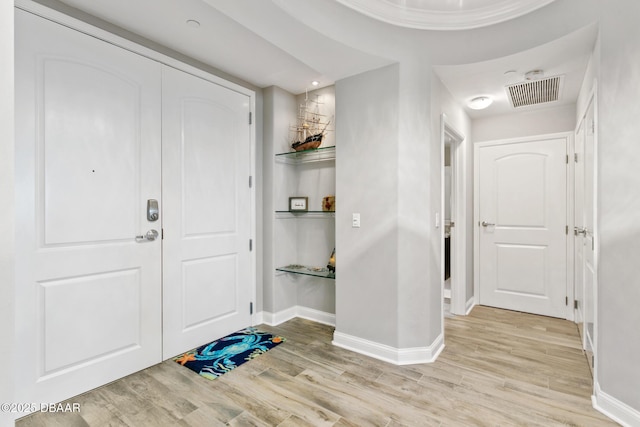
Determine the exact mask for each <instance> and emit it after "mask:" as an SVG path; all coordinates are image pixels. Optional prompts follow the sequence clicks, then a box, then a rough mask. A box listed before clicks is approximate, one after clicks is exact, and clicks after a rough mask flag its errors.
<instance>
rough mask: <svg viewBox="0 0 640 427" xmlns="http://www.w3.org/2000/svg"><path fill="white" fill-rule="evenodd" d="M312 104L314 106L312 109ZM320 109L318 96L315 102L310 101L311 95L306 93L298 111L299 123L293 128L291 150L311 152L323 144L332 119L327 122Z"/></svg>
mask: <svg viewBox="0 0 640 427" xmlns="http://www.w3.org/2000/svg"><path fill="white" fill-rule="evenodd" d="M310 104H313V106H312V108H310V107H311V105H310ZM319 107H320V102H319V101H318V95H316V99H315V100H314V101H310V100H309V94H308V93H305V98H304V104H301V105H300V108H299V109H298V120H297V123H296V125H295V126H292V127H291V131H292V133H293V138H292V141H291V148H293V149H294V150H295V151H304V150H311V149H314V148H318V147H320V144H322V139H323V138H324V136H325V135H326V132H327V127H328V126H329V124H330V123H331V119H328V120H327V118H326V116H325V115H324V114H320V108H319Z"/></svg>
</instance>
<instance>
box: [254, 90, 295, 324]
mask: <svg viewBox="0 0 640 427" xmlns="http://www.w3.org/2000/svg"><path fill="white" fill-rule="evenodd" d="M295 111H296V99H295V96H294V95H292V94H290V93H289V92H287V91H285V90H284V89H281V88H279V87H275V86H271V87H268V88H266V89H264V90H263V114H264V128H263V129H264V132H263V146H262V147H263V150H262V152H263V161H262V178H263V181H264V190H263V201H264V204H263V207H264V212H263V215H264V216H263V231H264V232H263V234H262V236H264V237H263V241H264V245H263V256H262V259H263V267H264V274H263V276H262V277H263V301H262V307H261V309H262V311H266V312H269V313H275V312H278V311H280V310H284V309H286V308H290V307H293V306H295V305H296V287H295V284H294V283H287V282H286V281H284V279H283V278H282V275H280V276H277V277H276V276H274V271H275V268H276V267H277V266H278V265H282V264H283V263H284V264H286V263H289V262H291V256H293V254H294V253H295V252H294V251H295V247H296V244H295V240H294V237H295V234H293V232H295V229H294V230H293V232H291V230H289V229H287V228H286V226H287V225H288V224H283V223H282V220H276V219H275V213H274V212H275V211H276V209H279V210H281V209H284V208H285V206H282V203H280V204H277V203H278V201H281V199H283V198H284V197H285V195H286V194H287V192H288V191H289V190H288V186H290V185H291V184H290V183H291V182H292V181H293V180H295V175H294V173H293V172H294V171H293V169H291V168H283V167H282V165H276V163H275V162H274V156H275V154H276V153H280V152H283V151H287V141H288V129H289V126H290V125H291V124H292V123H295V117H296V116H295ZM286 221H288V220H286ZM276 235H278V236H280V240H279V241H278V242H276V239H275V236H276ZM287 236H290V238H291V239H290V241H287V240H286V237H287ZM276 249H277V250H276ZM287 258H288V259H289V260H287Z"/></svg>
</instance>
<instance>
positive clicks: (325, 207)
mask: <svg viewBox="0 0 640 427" xmlns="http://www.w3.org/2000/svg"><path fill="white" fill-rule="evenodd" d="M335 210H336V196H327V197H324V198H323V199H322V211H323V212H335Z"/></svg>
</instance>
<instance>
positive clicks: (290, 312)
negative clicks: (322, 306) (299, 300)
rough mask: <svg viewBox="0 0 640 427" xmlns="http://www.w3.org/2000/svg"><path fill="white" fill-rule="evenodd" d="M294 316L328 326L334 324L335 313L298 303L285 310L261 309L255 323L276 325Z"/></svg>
mask: <svg viewBox="0 0 640 427" xmlns="http://www.w3.org/2000/svg"><path fill="white" fill-rule="evenodd" d="M296 317H301V318H303V319H308V320H313V321H314V322H318V323H322V324H325V325H329V326H335V325H336V315H335V314H333V313H327V312H324V311H320V310H315V309H313V308H309V307H303V306H300V305H296V306H293V307H290V308H287V309H285V310H282V311H278V312H276V313H271V312H268V311H261V312H260V313H256V319H255V322H256V324H257V325H259V324H261V323H264V324H266V325H269V326H277V325H279V324H281V323H284V322H286V321H288V320H291V319H294V318H296Z"/></svg>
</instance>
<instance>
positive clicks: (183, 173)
mask: <svg viewBox="0 0 640 427" xmlns="http://www.w3.org/2000/svg"><path fill="white" fill-rule="evenodd" d="M249 111H250V97H249V96H247V95H246V94H242V93H238V92H236V91H234V90H230V89H228V88H224V87H222V86H219V85H217V84H214V83H212V82H209V81H206V80H203V79H200V78H197V77H194V76H192V75H189V74H186V73H184V72H181V71H177V70H175V69H172V68H170V67H167V66H164V65H161V64H160V63H158V62H155V61H153V60H150V59H147V58H144V57H141V56H139V55H137V54H134V53H132V52H129V51H127V50H124V49H121V48H119V47H116V46H113V45H112V44H109V43H105V42H103V41H100V40H98V39H96V38H93V37H90V36H87V35H85V34H81V33H79V32H77V31H74V30H71V29H69V28H67V27H64V26H61V25H58V24H55V23H52V22H51V21H48V20H45V19H42V18H39V17H37V16H34V15H32V14H30V13H27V12H23V11H20V10H17V11H16V194H17V197H16V211H17V213H18V217H17V218H16V224H17V238H16V241H17V245H16V266H17V269H16V282H17V286H16V348H17V349H18V353H19V357H18V358H17V362H16V363H17V366H16V369H15V372H16V399H17V401H21V402H56V401H59V400H62V399H65V398H68V397H71V396H73V395H76V394H79V393H82V392H84V391H87V390H89V389H91V388H94V387H97V386H99V385H102V384H105V383H107V382H109V381H112V380H114V379H117V378H120V377H122V376H124V375H127V374H130V373H132V372H135V371H137V370H140V369H143V368H145V367H148V366H150V365H153V364H155V363H158V362H160V361H161V360H163V359H165V358H168V357H171V356H174V355H176V354H177V353H180V352H182V351H186V350H189V349H190V348H193V347H195V346H197V345H200V344H204V343H206V342H208V341H210V340H213V339H216V338H219V337H220V336H222V335H224V334H227V333H230V332H233V331H234V330H236V329H239V328H242V327H245V326H248V325H250V323H251V316H250V314H249V304H250V301H251V296H252V293H253V280H252V277H251V276H252V273H251V271H252V263H251V256H250V253H249V238H250V233H251V209H252V206H251V190H250V188H249V185H248V179H249V175H250V168H251V166H250V165H251V162H250V155H251V154H250V149H251V134H250V125H249ZM154 200H155V201H157V203H158V213H159V215H158V218H157V219H155V218H154V217H153V215H151V214H152V212H149V210H148V207H149V206H151V207H152V206H153V201H154ZM163 229H164V235H165V239H164V240H162V234H163ZM155 233H157V238H154V235H155ZM163 333H164V335H163Z"/></svg>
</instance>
